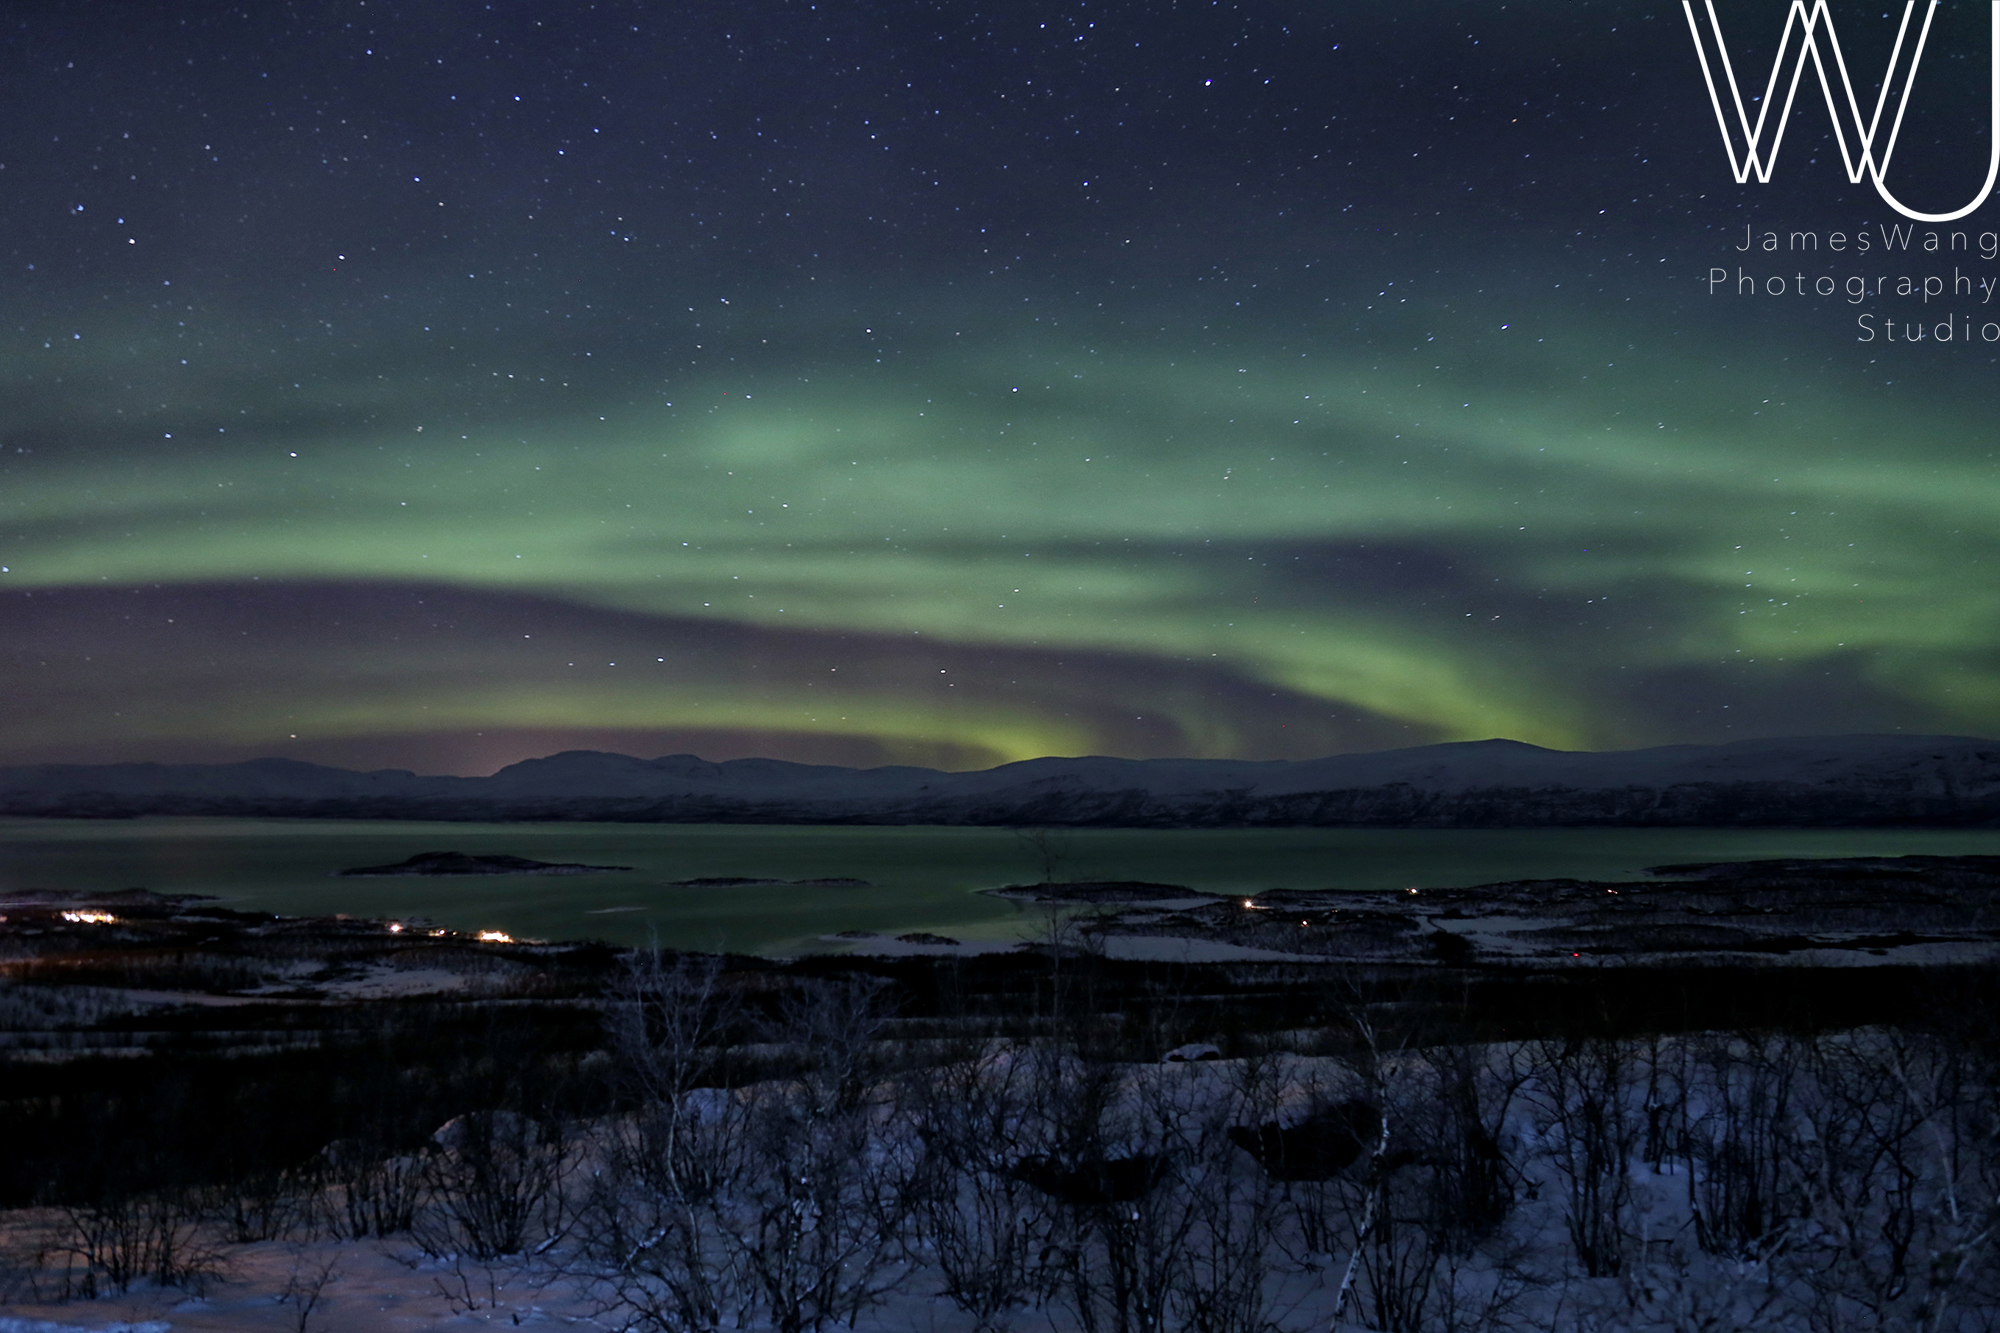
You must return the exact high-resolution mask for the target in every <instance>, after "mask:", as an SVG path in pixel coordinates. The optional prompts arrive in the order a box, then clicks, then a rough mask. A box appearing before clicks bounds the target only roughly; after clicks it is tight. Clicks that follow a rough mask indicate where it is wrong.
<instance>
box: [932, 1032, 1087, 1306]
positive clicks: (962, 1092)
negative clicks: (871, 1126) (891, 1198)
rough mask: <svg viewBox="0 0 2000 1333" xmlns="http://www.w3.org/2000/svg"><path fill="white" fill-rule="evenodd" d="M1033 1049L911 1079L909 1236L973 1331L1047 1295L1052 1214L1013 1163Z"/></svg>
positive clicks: (1003, 1052)
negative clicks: (918, 1148) (916, 1146)
mask: <svg viewBox="0 0 2000 1333" xmlns="http://www.w3.org/2000/svg"><path fill="white" fill-rule="evenodd" d="M1034 1054H1035V1053H1034V1052H1031V1051H1028V1050H1025V1049H1019V1048H1016V1049H1008V1050H1001V1051H996V1052H993V1053H992V1054H990V1055H987V1056H982V1057H974V1058H967V1059H962V1060H958V1061H954V1062H951V1063H948V1064H946V1065H943V1066H942V1067H939V1068H937V1069H933V1070H930V1071H927V1072H926V1073H924V1074H923V1075H921V1076H919V1077H917V1078H915V1079H913V1080H911V1081H910V1082H909V1084H908V1085H907V1086H908V1087H909V1089H910V1095H911V1099H912V1101H913V1107H912V1109H913V1111H914V1113H915V1123H916V1126H917V1130H918V1134H919V1136H920V1137H921V1140H922V1143H923V1155H922V1158H921V1159H920V1166H919V1171H918V1175H917V1178H916V1180H915V1181H913V1183H912V1192H911V1194H912V1207H913V1209H914V1223H915V1230H916V1236H917V1239H918V1241H919V1245H920V1253H921V1255H922V1257H923V1258H925V1259H927V1260H928V1261H929V1262H931V1263H932V1264H935V1265H936V1267H937V1269H938V1273H939V1276H940V1277H941V1278H942V1280H943V1283H944V1294H945V1295H946V1296H947V1297H949V1298H950V1299H951V1301H952V1302H953V1303H954V1304H955V1305H957V1306H958V1308H959V1309H961V1310H963V1311H965V1312H966V1313H967V1314H969V1315H971V1316H972V1319H973V1323H974V1326H975V1327H976V1328H979V1329H981V1330H989V1329H995V1328H999V1327H1001V1326H1002V1325H1003V1324H1004V1323H1005V1322H1006V1321H1005V1316H1006V1314H1007V1313H1008V1312H1009V1311H1011V1310H1013V1309H1014V1308H1016V1307H1018V1306H1019V1305H1021V1304H1023V1303H1024V1302H1026V1301H1028V1300H1030V1299H1031V1298H1036V1297H1040V1296H1044V1295H1046V1294H1047V1292H1046V1273H1045V1270H1046V1260H1047V1257H1048V1256H1049V1254H1050V1253H1051V1248H1052V1243H1053V1241H1054V1238H1055V1237H1054V1232H1053V1228H1054V1226H1055V1222H1056V1219H1055V1216H1054V1213H1053V1205H1052V1204H1051V1202H1050V1200H1049V1199H1048V1196H1046V1195H1045V1194H1043V1193H1042V1192H1041V1191H1039V1190H1037V1189H1035V1188H1034V1187H1032V1186H1031V1185H1029V1184H1028V1183H1027V1182H1026V1181H1025V1180H1023V1179H1022V1177H1021V1176H1020V1174H1019V1173H1017V1172H1016V1171H1015V1170H1014V1169H1013V1167H1014V1166H1015V1164H1016V1162H1017V1160H1018V1159H1019V1157H1020V1154H1021V1151H1022V1150H1021V1147H1020V1144H1021V1141H1022V1130H1023V1125H1024V1123H1025V1122H1026V1120H1027V1119H1028V1117H1029V1114H1030V1105H1029V1101H1030V1099H1029V1093H1028V1088H1029V1085H1030V1082H1031V1076H1030V1075H1029V1074H1028V1073H1026V1072H1024V1067H1026V1066H1031V1065H1032V1064H1033V1062H1034V1060H1033V1057H1034Z"/></svg>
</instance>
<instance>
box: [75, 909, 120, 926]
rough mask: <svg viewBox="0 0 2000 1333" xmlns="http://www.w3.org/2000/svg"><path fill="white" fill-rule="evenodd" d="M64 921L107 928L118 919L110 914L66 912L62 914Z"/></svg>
mask: <svg viewBox="0 0 2000 1333" xmlns="http://www.w3.org/2000/svg"><path fill="white" fill-rule="evenodd" d="M62 919H63V920H65V921H74V922H77V923H79V924H82V925H91V926H107V925H110V924H111V923H112V922H113V921H116V920H117V919H118V918H117V917H115V916H113V915H111V913H109V912H88V911H86V912H64V913H63V914H62Z"/></svg>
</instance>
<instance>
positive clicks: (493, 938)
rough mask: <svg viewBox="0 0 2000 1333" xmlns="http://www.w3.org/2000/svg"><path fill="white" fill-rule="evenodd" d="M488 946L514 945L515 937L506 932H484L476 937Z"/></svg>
mask: <svg viewBox="0 0 2000 1333" xmlns="http://www.w3.org/2000/svg"><path fill="white" fill-rule="evenodd" d="M476 938H478V939H480V940H482V941H483V942H485V943H487V944H512V943H513V942H514V937H513V936H512V935H509V934H508V933H507V932H506V931H504V930H482V931H480V932H479V934H478V936H477V937H476Z"/></svg>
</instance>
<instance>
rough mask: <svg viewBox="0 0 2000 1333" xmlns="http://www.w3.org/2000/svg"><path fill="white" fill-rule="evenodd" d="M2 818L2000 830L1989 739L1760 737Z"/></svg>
mask: <svg viewBox="0 0 2000 1333" xmlns="http://www.w3.org/2000/svg"><path fill="white" fill-rule="evenodd" d="M0 815H7V816H41V817H73V818H129V817H135V816H141V815H224V816H229V815H233V816H272V817H294V818H348V819H446V820H466V819H474V820H499V821H509V820H610V821H628V822H663V823H850V824H986V825H1021V824H1037V825H1038V824H1048V825H1077V826H1099V827H1134V828H1161V827H1285V826H1291V827H1300V826H1304V827H1314V826H1322V827H1340V826H1351V827H1435V828H1453V827H1463V828H1498V827H1566V826H1638V827H1646V826H1682V825H1689V826H1696V825H1756V824H1770V825H1784V826H1800V825H1806V826H1813V825H1821V826H1829V827H1838V826H1853V825H1863V824H1921V825H1939V826H1956V827H2000V741H1996V740H1991V739H1986V738H1980V737H1966V736H1902V735H1877V736H1868V735H1858V736H1824V737H1777V738H1769V739H1759V740H1747V741H1731V742H1726V743H1723V744H1719V745H1666V746H1655V747H1651V748H1647V749H1641V750H1608V751H1589V750H1551V749H1545V748H1543V747H1541V746H1535V745H1529V744H1527V743H1525V742H1521V741H1510V740H1504V739H1498V738H1496V739H1491V740H1483V741H1453V742H1446V743H1443V744H1438V745H1425V746H1416V747H1411V748H1407V749H1397V750H1382V751H1373V752H1368V753H1362V754H1346V755H1330V756H1326V757H1323V758H1319V759H1307V760H1242V759H1121V758H1116V757H1112V756H1105V755H1085V756H1079V757H1074V758H1059V757H1045V758H1038V759H1028V760H1020V761H1017V762H1014V763H1009V764H1002V765H999V766H998V767H995V768H990V769H982V770H974V771H970V772H946V771H943V770H939V769H927V768H917V767H911V766H907V765H889V766H884V767H879V768H868V769H856V768H841V767H838V766H834V765H825V764H798V763H792V762H790V761H788V760H781V759H730V760H720V761H714V760H705V759H702V758H700V757H699V756H697V755H688V754H679V755H664V756H661V757H659V758H656V759H640V758H636V757H634V756H631V755H619V754H609V753H605V752H602V751H595V750H566V751H561V752H559V753H556V754H553V755H547V756H542V757H540V758H535V759H527V760H522V761H520V762H519V763H515V764H510V765H508V766H507V767H505V768H502V769H501V770H499V771H498V772H496V773H494V774H492V775H490V776H487V777H454V776H423V775H419V774H417V773H414V772H412V771H410V770H407V769H376V770H373V771H369V772H360V771H356V770H351V769H341V768H331V767H326V766H323V765H318V764H310V763H306V762H304V761H301V760H292V759H278V758H268V759H253V760H246V761H243V762H240V763H233V764H158V763H131V764H93V765H85V764H34V765H18V766H12V767H0Z"/></svg>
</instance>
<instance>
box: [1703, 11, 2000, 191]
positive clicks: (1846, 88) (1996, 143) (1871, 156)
mask: <svg viewBox="0 0 2000 1333" xmlns="http://www.w3.org/2000/svg"><path fill="white" fill-rule="evenodd" d="M1703 5H1704V6H1705V7H1706V9H1707V10H1708V27H1709V32H1710V33H1711V34H1712V36H1713V39H1714V44H1715V49H1716V53H1717V55H1718V57H1719V62H1718V63H1720V64H1721V66H1722V77H1723V81H1724V82H1725V83H1727V84H1728V85H1729V98H1730V102H1731V103H1732V104H1733V106H1734V108H1735V111H1736V125H1735V131H1734V132H1732V131H1731V127H1730V119H1729V116H1728V115H1727V113H1725V112H1724V110H1723V106H1722V92H1721V89H1720V88H1718V87H1717V86H1716V79H1715V71H1714V69H1713V68H1712V67H1711V66H1710V63H1709V56H1708V43H1707V42H1706V41H1704V40H1703V38H1702V31H1701V25H1700V24H1699V23H1697V22H1696V21H1695V16H1694V0H1681V9H1682V11H1683V12H1684V13H1686V15H1687V21H1688V31H1689V32H1690V33H1692V34H1693V35H1694V49H1695V54H1696V55H1698V56H1699V57H1700V58H1701V76H1702V78H1703V79H1704V80H1706V81H1707V83H1708V99H1709V102H1710V103H1711V104H1712V105H1713V106H1714V107H1715V123H1716V125H1717V127H1719V128H1720V129H1721V130H1722V146H1723V149H1724V150H1725V151H1726V152H1727V153H1728V154H1729V167H1730V170H1731V171H1733V172H1735V174H1736V183H1737V184H1739V185H1741V184H1743V183H1744V182H1745V181H1747V180H1748V179H1749V178H1750V176H1751V174H1752V173H1753V172H1754V173H1755V174H1756V176H1757V180H1758V183H1759V184H1769V183H1770V180H1771V168H1772V167H1774V166H1776V165H1777V161H1778V146H1779V145H1780V144H1781V143H1783V142H1784V138H1785V126H1786V124H1787V122H1789V121H1790V119H1791V115H1792V102H1793V99H1794V98H1796V97H1797V96H1798V92H1799V80H1800V79H1801V78H1803V77H1804V76H1805V72H1806V61H1807V59H1808V58H1810V59H1811V61H1812V63H1813V68H1814V70H1816V71H1817V72H1818V74H1819V86H1820V91H1821V92H1822V93H1824V94H1825V96H1826V109H1827V113H1828V114H1829V115H1830V116H1832V118H1833V137H1834V140H1835V141H1836V142H1837V143H1838V144H1839V145H1840V157H1841V161H1842V162H1844V163H1845V164H1846V166H1847V179H1848V180H1849V181H1851V182H1853V183H1854V184H1857V185H1858V184H1860V183H1861V178H1862V176H1863V175H1866V176H1867V177H1868V179H1869V180H1870V181H1871V182H1873V184H1874V186H1875V192H1876V193H1877V194H1879V195H1881V196H1882V202H1883V203H1885V204H1887V205H1889V207H1891V208H1893V209H1895V210H1896V211H1897V212H1898V213H1901V214H1902V215H1903V216H1904V217H1906V218H1910V219H1912V220H1913V221H1916V222H1956V221H1957V220H1958V219H1960V218H1962V217H1964V216H1965V215H1966V214H1967V213H1970V212H1972V210H1973V209H1975V208H1978V207H1979V206H1980V205H1981V204H1983V203H1985V202H1986V200H1987V198H1988V197H1989V196H1990V195H1992V193H1993V185H1994V181H1995V180H1996V178H2000V0H1992V2H1991V3H1990V4H1989V6H1988V9H1989V15H1988V29H1989V39H1988V41H1989V45H1988V51H1987V65H1988V70H1989V73H1988V75H1987V78H1988V85H1989V91H1988V97H1989V110H1988V113H1987V124H1988V126H1989V129H1988V134H1989V136H1990V138H1991V151H1990V152H1989V154H1988V157H1987V161H1986V184H1985V185H1983V186H1981V187H1980V190H1979V194H1978V195H1977V196H1976V197H1975V198H1974V199H1973V201H1972V202H1971V203H1969V204H1967V205H1966V206H1965V207H1963V208H1961V209H1959V210H1957V211H1956V212H1952V213H1919V212H1918V211H1917V210H1916V209H1914V208H1910V207H1909V206H1907V205H1905V204H1904V203H1903V202H1902V201H1901V200H1899V199H1897V198H1896V196H1895V195H1893V194H1891V193H1889V186H1888V183H1887V182H1886V181H1885V180H1884V179H1883V178H1884V177H1886V176H1887V175H1888V174H1889V159H1890V158H1891V157H1892V156H1894V155H1895V152H1896V136H1897V135H1898V134H1899V133H1901V132H1902V128H1903V113H1904V112H1906V111H1908V110H1909V108H1910V94H1911V92H1912V90H1913V89H1914V88H1915V87H1916V83H1917V66H1918V64H1920V63H1921V62H1922V60H1923V58H1924V44H1925V43H1926V42H1927V41H1929V40H1930V35H1931V20H1932V19H1933V18H1935V17H1936V16H1937V7H1938V0H1930V5H1929V7H1928V8H1926V9H1925V10H1924V23H1923V28H1922V30H1921V31H1920V32H1919V33H1918V34H1917V42H1916V47H1915V49H1914V50H1913V51H1912V52H1911V54H1910V59H1909V64H1908V67H1907V69H1906V70H1905V72H1904V74H1903V87H1902V92H1901V93H1900V94H1899V95H1898V97H1897V99H1896V115H1895V119H1894V120H1893V121H1892V122H1891V123H1890V125H1889V135H1888V139H1887V141H1886V142H1885V143H1884V144H1883V145H1882V148H1881V151H1880V152H1879V153H1878V152H1877V151H1876V148H1875V140H1876V135H1877V133H1878V131H1879V130H1880V129H1881V126H1882V116H1883V113H1884V111H1885V110H1886V109H1887V107H1888V103H1889V90H1890V89H1891V88H1892V87H1894V86H1895V78H1896V71H1897V69H1898V67H1899V66H1901V65H1902V63H1903V46H1904V43H1905V41H1906V39H1907V38H1908V37H1909V32H1910V16H1911V14H1912V13H1913V12H1914V11H1915V9H1916V0H1905V3H1904V5H1903V22H1902V25H1901V26H1900V27H1898V28H1897V29H1896V45H1895V47H1894V48H1893V49H1892V50H1891V51H1890V52H1889V67H1888V68H1887V69H1886V70H1884V71H1883V72H1882V91H1881V93H1880V95H1879V96H1877V97H1876V99H1875V110H1874V113H1873V114H1872V115H1871V116H1869V117H1868V118H1867V119H1866V120H1865V121H1864V119H1863V118H1862V115H1861V104H1860V102H1859V101H1858V100H1857V99H1856V98H1855V96H1854V84H1853V82H1852V81H1851V80H1850V79H1849V78H1848V77H1847V61H1846V59H1845V58H1844V57H1843V56H1842V55H1841V52H1840V38H1839V37H1838V36H1837V35H1836V34H1835V33H1834V30H1833V15H1832V14H1830V13H1828V12H1827V7H1826V0H1814V3H1813V6H1812V8H1811V9H1807V8H1806V0H1792V4H1791V8H1790V9H1789V10H1787V11H1786V14H1785V31H1784V35H1783V36H1782V37H1781V38H1779V40H1778V54H1777V57H1776V59H1774V60H1773V61H1772V62H1771V78H1770V81H1769V82H1767V83H1766V84H1765V85H1764V100H1763V105H1762V106H1761V107H1760V108H1759V109H1758V111H1757V123H1756V124H1755V125H1752V124H1751V123H1750V114H1749V112H1748V111H1747V110H1746V109H1745V108H1744V105H1743V93H1742V91H1741V90H1740V89H1739V88H1738V87H1737V84H1736V71H1735V69H1734V68H1732V67H1731V65H1730V63H1729V47H1728V46H1727V44H1725V43H1724V42H1723V40H1722V21H1721V20H1720V19H1718V18H1716V16H1715V0H1703ZM1795 32H1796V33H1797V34H1798V35H1799V44H1798V47H1797V49H1796V52H1794V53H1793V54H1791V57H1790V58H1791V60H1792V78H1791V83H1790V84H1789V86H1788V87H1787V88H1786V90H1785V106H1784V110H1782V111H1780V112H1779V113H1778V118H1777V123H1776V124H1775V125H1774V126H1769V128H1770V129H1771V131H1772V133H1771V147H1770V151H1769V152H1766V151H1765V150H1764V131H1765V129H1766V128H1767V125H1766V122H1767V120H1769V118H1770V115H1771V106H1772V104H1773V102H1775V101H1776V94H1777V91H1778V80H1779V78H1780V77H1782V75H1783V73H1784V68H1785V61H1786V58H1787V53H1788V52H1793V46H1792V35H1793V33H1795ZM1821 33H1824V34H1825V36H1826V44H1827V46H1828V47H1829V48H1830V49H1831V50H1832V52H1833V71H1834V74H1835V75H1836V76H1837V77H1838V78H1839V81H1840V90H1841V93H1842V95H1843V96H1844V97H1845V99H1846V102H1847V107H1846V113H1847V114H1846V116H1844V117H1843V116H1842V114H1841V107H1840V104H1839V102H1838V101H1837V100H1836V99H1835V97H1834V91H1833V79H1832V78H1830V77H1829V76H1828V73H1827V62H1826V59H1825V57H1824V56H1823V55H1822V54H1821V52H1820V35H1821ZM1850 126H1851V128H1852V129H1853V132H1854V139H1855V146H1854V148H1852V149H1850V148H1849V146H1848V139H1847V135H1848V130H1849V128H1850ZM1739 139H1740V141H1741V143H1742V145H1743V151H1742V153H1741V155H1740V156H1739V155H1738V153H1737V144H1738V142H1739Z"/></svg>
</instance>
